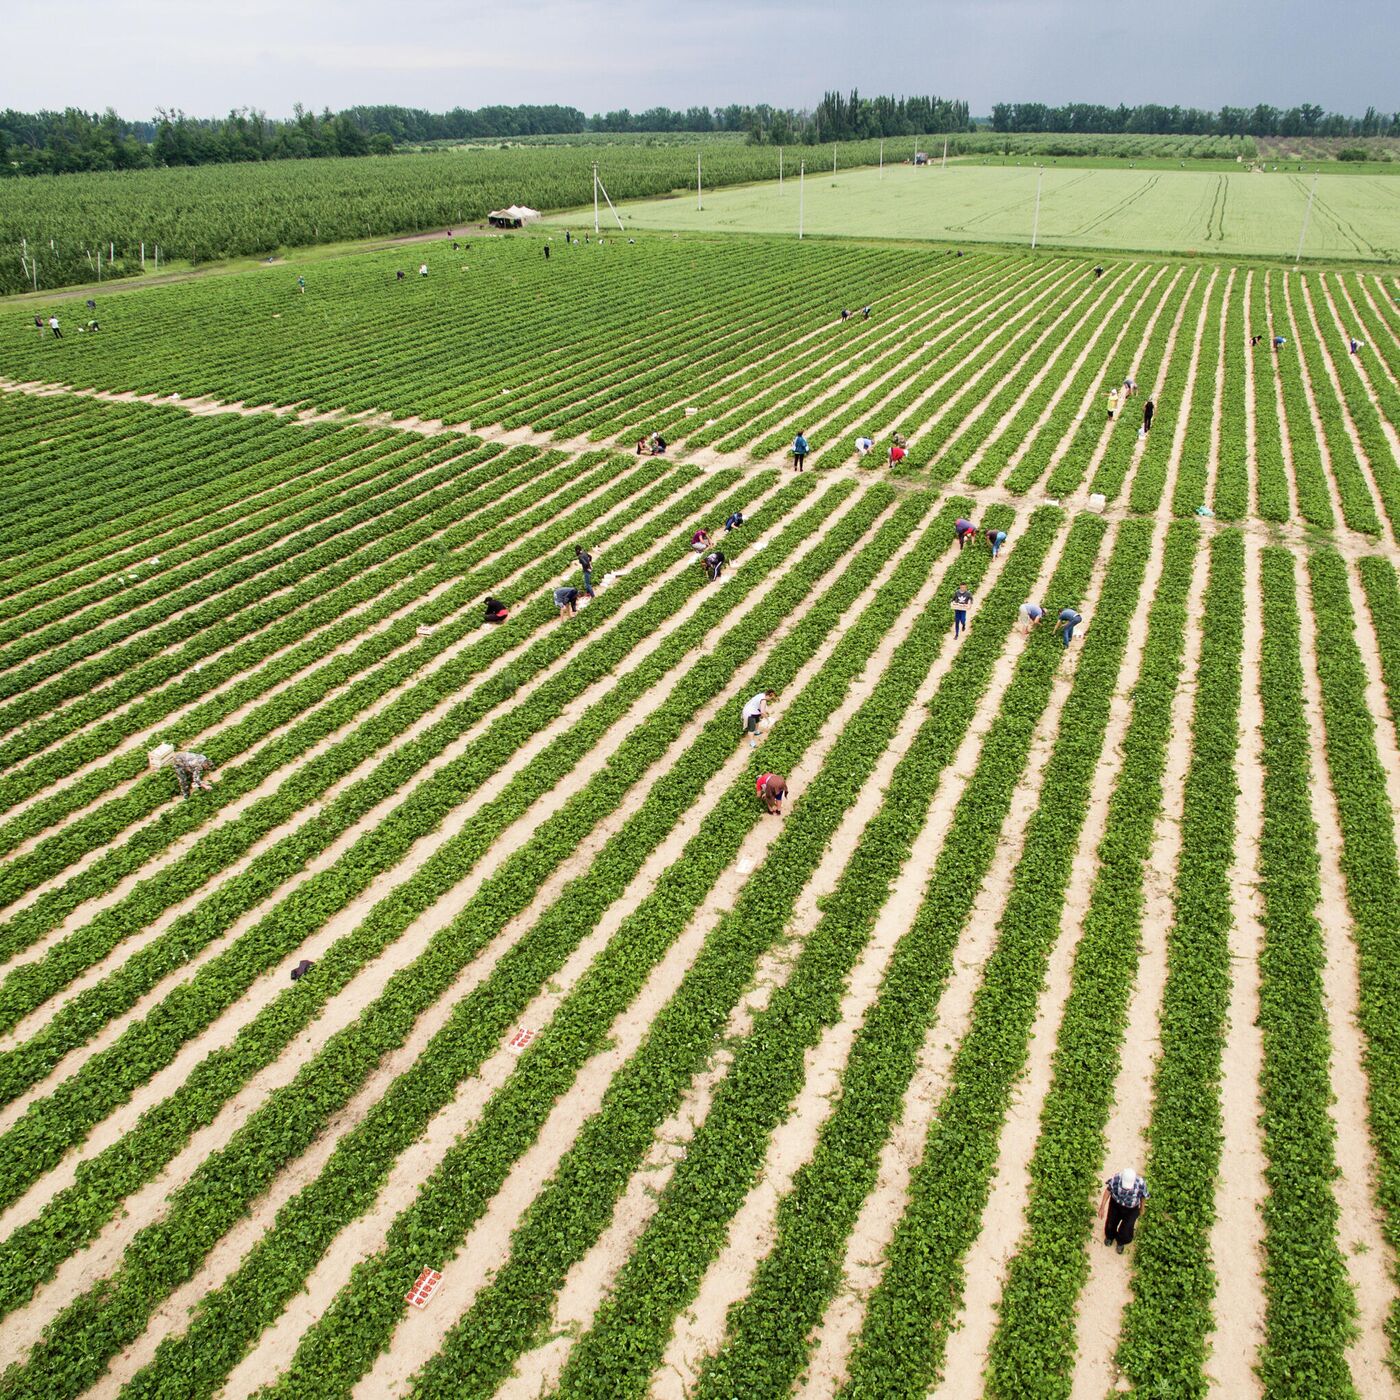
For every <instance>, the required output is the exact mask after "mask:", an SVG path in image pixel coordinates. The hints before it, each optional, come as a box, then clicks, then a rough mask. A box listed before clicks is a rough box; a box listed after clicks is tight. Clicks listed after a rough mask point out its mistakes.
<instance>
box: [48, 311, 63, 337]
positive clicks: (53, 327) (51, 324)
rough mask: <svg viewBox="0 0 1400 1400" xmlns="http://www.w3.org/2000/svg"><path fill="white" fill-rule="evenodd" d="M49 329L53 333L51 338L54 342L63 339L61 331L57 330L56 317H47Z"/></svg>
mask: <svg viewBox="0 0 1400 1400" xmlns="http://www.w3.org/2000/svg"><path fill="white" fill-rule="evenodd" d="M49 329H50V330H51V331H52V332H53V338H54V339H55V340H62V339H63V332H62V331H61V330H59V328H58V317H57V316H50V317H49Z"/></svg>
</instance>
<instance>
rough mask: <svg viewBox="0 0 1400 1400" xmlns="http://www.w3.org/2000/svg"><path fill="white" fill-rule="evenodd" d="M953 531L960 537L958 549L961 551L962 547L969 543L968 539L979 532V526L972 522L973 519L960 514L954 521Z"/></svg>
mask: <svg viewBox="0 0 1400 1400" xmlns="http://www.w3.org/2000/svg"><path fill="white" fill-rule="evenodd" d="M953 533H954V534H955V535H956V536H957V538H958V549H959V551H961V550H962V548H963V547H964V546H965V545H966V544H967V542H968V540H970V539H971V538H972V537H973V536H974V535H975V534H976V533H977V527H976V526H975V525H974V524H973V523H972V521H970V520H964V519H963V518H962V516H959V517H958V518H957V519H956V520H955V521H953Z"/></svg>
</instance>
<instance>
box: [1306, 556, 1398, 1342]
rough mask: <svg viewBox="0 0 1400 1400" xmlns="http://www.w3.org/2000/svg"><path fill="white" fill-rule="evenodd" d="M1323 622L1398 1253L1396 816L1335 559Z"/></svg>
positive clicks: (1315, 578)
mask: <svg viewBox="0 0 1400 1400" xmlns="http://www.w3.org/2000/svg"><path fill="white" fill-rule="evenodd" d="M1308 574H1309V581H1310V583H1311V592H1312V606H1313V614H1314V616H1315V618H1316V620H1317V636H1318V643H1319V644H1318V646H1317V651H1316V655H1317V674H1318V680H1319V681H1320V682H1321V685H1322V718H1323V728H1324V731H1325V740H1326V745H1325V746H1326V754H1327V769H1328V777H1329V782H1330V785H1331V788H1332V794H1333V797H1334V798H1335V800H1336V804H1337V814H1338V817H1339V819H1340V825H1341V836H1342V875H1343V878H1344V879H1345V881H1346V898H1347V908H1348V909H1349V910H1350V911H1351V918H1352V927H1353V930H1354V935H1353V936H1354V938H1355V942H1356V946H1357V954H1358V962H1359V966H1360V974H1361V975H1360V993H1361V996H1360V1015H1359V1017H1358V1020H1359V1022H1360V1025H1361V1030H1362V1032H1363V1034H1364V1035H1365V1037H1366V1061H1365V1068H1366V1077H1367V1097H1368V1102H1369V1105H1370V1119H1371V1142H1372V1144H1373V1146H1374V1148H1375V1153H1376V1160H1375V1163H1374V1164H1373V1165H1372V1167H1371V1169H1370V1171H1369V1172H1368V1173H1367V1175H1366V1177H1365V1179H1364V1180H1365V1186H1366V1187H1367V1188H1368V1189H1370V1190H1371V1191H1372V1192H1373V1193H1374V1200H1375V1203H1376V1205H1377V1206H1378V1207H1379V1208H1380V1214H1381V1221H1382V1224H1381V1230H1382V1232H1383V1234H1384V1236H1385V1238H1386V1240H1387V1241H1388V1243H1389V1244H1390V1247H1391V1249H1392V1250H1394V1249H1395V1247H1396V1245H1397V1243H1400V1238H1398V1236H1400V1231H1397V1227H1396V1220H1397V1211H1400V1191H1398V1190H1397V1187H1398V1186H1400V1123H1397V1120H1396V1116H1395V1111H1394V1106H1395V1104H1396V1102H1397V1101H1400V1015H1397V1007H1396V988H1397V987H1400V949H1397V947H1396V940H1395V911H1396V910H1397V909H1400V869H1397V864H1396V857H1395V815H1394V812H1393V811H1392V810H1391V805H1390V798H1389V793H1388V790H1387V787H1386V779H1385V770H1384V768H1383V767H1382V765H1381V759H1380V754H1379V753H1378V751H1377V749H1376V736H1375V730H1374V724H1375V722H1376V721H1375V718H1374V717H1373V716H1372V715H1371V713H1370V711H1369V710H1368V709H1367V707H1366V680H1367V668H1366V664H1365V662H1364V661H1363V660H1362V658H1361V653H1360V651H1359V650H1358V649H1357V645H1356V641H1355V635H1354V632H1353V628H1354V625H1355V617H1354V614H1353V612H1352V603H1351V580H1350V576H1349V575H1348V573H1347V567H1346V565H1345V563H1344V562H1343V561H1342V559H1341V556H1340V555H1338V554H1337V553H1336V552H1335V551H1334V550H1331V549H1323V550H1319V551H1317V552H1316V553H1315V554H1313V556H1312V557H1311V558H1310V559H1309V561H1308ZM1386 1330H1387V1332H1388V1333H1389V1336H1390V1342H1391V1357H1390V1360H1391V1364H1392V1365H1394V1364H1395V1353H1396V1350H1397V1341H1396V1338H1397V1336H1400V1304H1397V1303H1395V1302H1392V1304H1391V1311H1390V1318H1389V1321H1388V1323H1387V1327H1386Z"/></svg>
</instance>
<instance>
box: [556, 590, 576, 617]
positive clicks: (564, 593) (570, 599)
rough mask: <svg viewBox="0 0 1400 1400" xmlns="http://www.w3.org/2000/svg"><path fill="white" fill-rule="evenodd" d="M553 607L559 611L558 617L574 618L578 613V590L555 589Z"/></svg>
mask: <svg viewBox="0 0 1400 1400" xmlns="http://www.w3.org/2000/svg"><path fill="white" fill-rule="evenodd" d="M554 606H555V607H556V608H558V609H559V616H560V617H574V616H576V615H577V613H578V589H577V588H556V589H555V590H554Z"/></svg>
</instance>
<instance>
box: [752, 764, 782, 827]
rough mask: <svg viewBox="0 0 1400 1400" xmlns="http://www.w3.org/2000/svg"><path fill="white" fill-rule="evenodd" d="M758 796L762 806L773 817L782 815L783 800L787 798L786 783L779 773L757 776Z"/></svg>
mask: <svg viewBox="0 0 1400 1400" xmlns="http://www.w3.org/2000/svg"><path fill="white" fill-rule="evenodd" d="M757 786H758V796H759V800H760V801H761V802H762V803H763V805H764V806H765V807H766V808H767V809H768V810H769V811H770V812H771V813H772V814H773V815H774V816H775V817H781V816H782V814H783V798H785V797H786V796H787V783H786V781H784V779H783V777H782V775H781V774H779V773H760V774H759V775H758V784H757Z"/></svg>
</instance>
